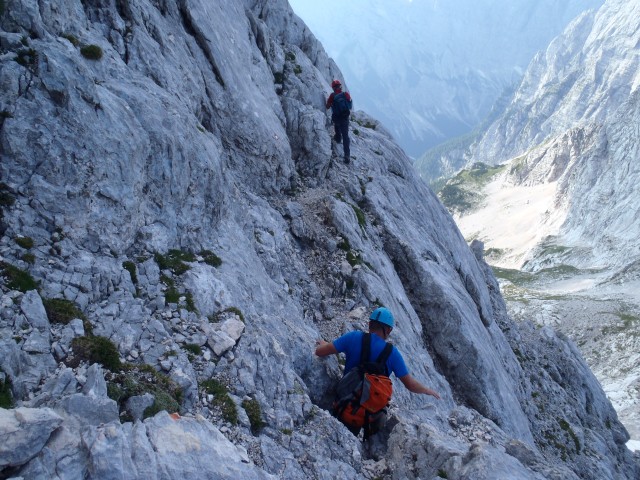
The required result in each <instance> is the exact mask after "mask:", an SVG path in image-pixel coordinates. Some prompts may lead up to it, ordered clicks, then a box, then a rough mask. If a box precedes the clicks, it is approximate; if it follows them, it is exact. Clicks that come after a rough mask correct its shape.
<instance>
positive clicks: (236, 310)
mask: <svg viewBox="0 0 640 480" xmlns="http://www.w3.org/2000/svg"><path fill="white" fill-rule="evenodd" d="M227 312H231V313H235V314H236V315H237V316H238V317H239V318H240V321H241V322H242V323H244V315H243V314H242V310H240V309H239V308H238V307H227V308H225V309H224V310H221V311H219V312H217V313H214V314H212V315H209V317H208V318H209V322H211V323H218V322H219V321H220V320H221V319H222V317H223V315H224V314H225V313H227Z"/></svg>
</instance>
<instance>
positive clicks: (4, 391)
mask: <svg viewBox="0 0 640 480" xmlns="http://www.w3.org/2000/svg"><path fill="white" fill-rule="evenodd" d="M0 372H2V369H0ZM13 406H14V404H13V395H12V394H11V379H10V378H9V376H8V375H5V379H4V380H3V381H2V382H0V408H6V409H9V408H13Z"/></svg>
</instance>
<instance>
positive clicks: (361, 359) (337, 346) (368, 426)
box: [315, 307, 440, 440]
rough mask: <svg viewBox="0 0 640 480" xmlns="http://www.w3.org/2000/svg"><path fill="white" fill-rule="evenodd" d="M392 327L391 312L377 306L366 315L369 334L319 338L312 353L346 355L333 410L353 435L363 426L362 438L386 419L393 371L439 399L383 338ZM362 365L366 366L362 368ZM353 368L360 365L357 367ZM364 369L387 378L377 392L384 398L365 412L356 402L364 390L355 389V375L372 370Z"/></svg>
mask: <svg viewBox="0 0 640 480" xmlns="http://www.w3.org/2000/svg"><path fill="white" fill-rule="evenodd" d="M393 327H394V320H393V315H392V314H391V312H390V311H389V310H388V309H386V308H384V307H380V308H376V309H375V310H374V311H373V312H372V313H371V315H370V317H369V333H366V334H365V333H364V332H358V331H355V332H350V333H347V334H345V335H343V336H341V337H340V338H337V339H336V340H334V341H333V342H325V341H324V340H319V341H318V342H317V343H316V352H315V353H316V355H317V356H319V357H326V356H328V355H332V354H337V353H344V354H345V355H346V364H345V368H344V376H343V378H342V380H341V381H340V383H339V384H338V387H337V391H338V395H337V398H336V402H334V407H333V413H334V415H336V416H337V417H338V419H340V421H341V422H342V423H344V424H345V425H346V427H347V428H348V429H349V430H350V431H351V432H352V433H353V434H354V435H356V436H357V435H358V434H359V433H360V430H361V429H362V428H364V430H365V435H364V438H365V440H366V439H368V438H369V437H370V436H371V435H372V434H374V433H376V432H377V431H379V430H380V429H381V428H382V426H383V425H384V424H385V422H386V417H387V414H386V408H385V407H386V405H387V403H388V401H389V399H390V398H391V390H392V389H391V382H390V381H389V379H388V378H386V377H389V376H390V375H391V374H392V373H393V374H394V375H395V376H396V377H397V378H398V379H400V381H401V382H402V383H403V385H404V386H405V387H406V388H407V389H409V391H411V392H413V393H421V394H425V395H431V396H433V397H435V398H438V399H439V398H440V395H438V393H437V392H435V391H434V390H431V389H430V388H428V387H425V386H424V385H422V384H421V383H420V382H419V381H418V380H416V379H415V378H414V377H413V376H412V375H411V374H410V373H409V370H408V369H407V366H406V364H405V363H404V359H403V358H402V355H401V354H400V351H399V350H398V349H397V348H396V347H395V346H393V345H391V344H390V343H387V341H386V340H387V338H388V337H389V335H390V334H391V331H392V330H393ZM363 349H364V354H363ZM367 351H368V355H367ZM366 357H368V358H366ZM365 362H368V363H365ZM371 362H373V363H374V364H375V366H372V365H371ZM365 365H368V366H367V367H365ZM356 367H360V368H359V369H356ZM363 368H364V369H365V370H364V372H363V371H362V369H363ZM367 368H375V369H377V370H378V374H380V375H383V376H384V377H385V378H386V382H388V384H389V387H388V391H385V393H380V395H381V397H378V398H384V399H385V400H384V402H382V403H381V404H380V405H378V406H377V407H376V408H375V410H371V411H366V412H365V411H364V410H363V409H362V408H360V407H359V406H358V405H362V403H360V402H361V401H362V399H361V396H362V395H363V394H362V393H361V392H363V391H364V390H366V389H365V388H364V387H363V386H362V384H360V386H359V387H355V388H354V386H355V385H357V382H358V380H357V379H358V378H363V377H362V376H361V375H363V374H364V373H365V372H366V373H372V372H370V371H369V372H368V371H367V370H366V369H367ZM354 369H355V370H354ZM352 370H353V374H352V375H349V372H351V371H352ZM354 375H355V376H354ZM354 382H355V383H354ZM383 383H384V380H383ZM347 386H348V387H347ZM345 390H346V392H347V395H346V397H341V393H340V392H341V391H342V392H343V393H344V392H345ZM349 392H353V393H349ZM387 395H388V396H387Z"/></svg>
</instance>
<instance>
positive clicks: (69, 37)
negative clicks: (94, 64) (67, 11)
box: [60, 33, 80, 47]
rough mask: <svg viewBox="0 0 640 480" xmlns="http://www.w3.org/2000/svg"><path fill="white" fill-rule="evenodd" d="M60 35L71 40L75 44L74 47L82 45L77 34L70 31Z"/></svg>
mask: <svg viewBox="0 0 640 480" xmlns="http://www.w3.org/2000/svg"><path fill="white" fill-rule="evenodd" d="M60 36H61V37H62V38H66V39H67V40H69V42H71V45H73V46H74V47H77V46H78V45H80V40H78V37H76V36H75V35H72V34H70V33H63V34H62V35H60Z"/></svg>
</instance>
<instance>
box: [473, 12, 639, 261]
mask: <svg viewBox="0 0 640 480" xmlns="http://www.w3.org/2000/svg"><path fill="white" fill-rule="evenodd" d="M638 14H640V3H639V2H637V1H633V2H625V1H621V0H610V1H607V2H606V3H605V5H604V6H603V7H602V8H601V9H600V10H598V11H597V12H593V13H586V14H584V15H583V16H581V17H580V18H579V19H577V20H576V21H575V22H573V23H572V24H571V25H570V26H569V27H568V29H567V30H566V31H565V32H564V33H563V34H562V35H561V36H559V37H558V38H556V39H555V40H554V41H553V42H552V43H551V45H550V46H549V48H548V49H547V50H546V51H545V52H541V53H540V54H539V55H538V56H537V57H536V59H535V60H534V61H533V62H532V63H531V65H530V67H529V69H528V70H527V72H526V74H525V77H524V79H523V82H522V84H521V85H520V87H519V89H518V90H517V91H516V93H515V94H514V96H513V99H512V100H511V102H510V103H509V104H508V105H507V106H506V108H505V112H504V113H503V114H502V115H501V116H500V117H499V118H498V119H497V120H496V121H495V122H494V123H493V124H492V125H490V126H489V127H488V128H487V130H486V131H485V132H483V133H482V134H481V136H480V139H479V140H478V141H477V142H476V143H475V144H474V145H472V146H471V147H470V149H469V150H468V151H467V152H465V156H464V158H465V159H466V161H467V162H469V164H471V163H475V162H482V163H486V164H490V165H496V164H501V163H505V162H509V168H508V169H507V173H505V176H504V177H503V178H502V180H501V181H502V182H504V183H505V185H509V186H521V187H527V186H535V185H541V184H549V185H551V184H552V185H554V193H553V196H554V197H555V200H554V207H553V208H554V212H555V214H556V217H562V220H561V221H559V222H558V221H556V222H555V227H553V229H552V231H551V232H550V234H551V235H552V236H553V237H554V243H555V244H557V245H560V246H562V247H566V249H565V250H564V251H563V255H562V257H559V258H556V259H555V260H554V259H552V258H547V256H546V255H545V254H544V252H543V251H542V250H541V249H536V248H535V245H530V250H529V251H530V254H529V255H527V256H525V257H523V258H522V261H523V262H524V261H526V262H527V268H531V269H535V268H536V266H538V267H539V266H541V265H546V266H549V265H552V264H555V263H558V262H565V263H567V262H568V263H571V264H573V265H575V266H577V267H599V266H615V267H618V268H622V267H624V266H625V265H627V264H629V263H633V262H635V260H637V259H639V258H640V250H639V248H638V246H637V238H638V233H640V221H639V220H638V219H639V218H640V202H638V201H637V198H638V192H639V188H640V187H639V185H640V169H639V164H638V161H637V151H638V149H639V148H640V135H639V133H638V131H637V129H636V128H634V125H637V124H638V122H639V121H640V118H639V116H638V115H639V112H638V109H639V105H638V99H639V92H638V90H639V87H640V49H639V48H638V45H639V44H640V28H639V27H638V23H637V22H636V21H635V18H636V16H637V15H638ZM573 247H575V255H574V254H572V253H571V250H572V248H573ZM585 247H588V248H585Z"/></svg>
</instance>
